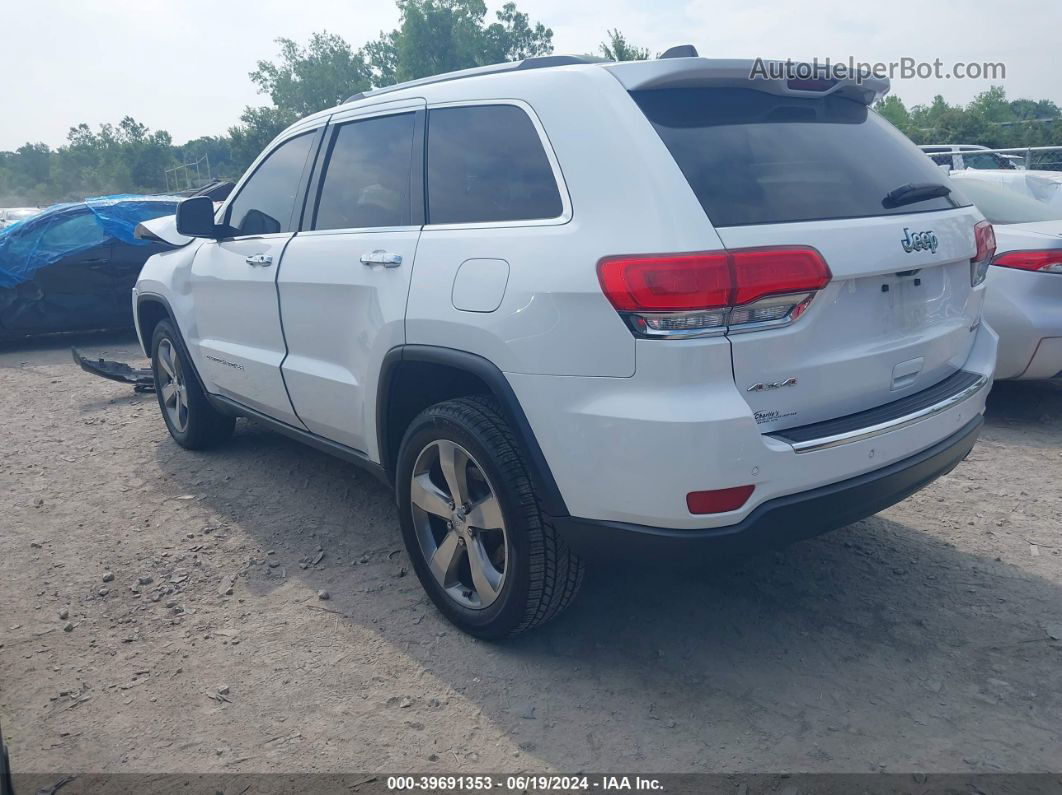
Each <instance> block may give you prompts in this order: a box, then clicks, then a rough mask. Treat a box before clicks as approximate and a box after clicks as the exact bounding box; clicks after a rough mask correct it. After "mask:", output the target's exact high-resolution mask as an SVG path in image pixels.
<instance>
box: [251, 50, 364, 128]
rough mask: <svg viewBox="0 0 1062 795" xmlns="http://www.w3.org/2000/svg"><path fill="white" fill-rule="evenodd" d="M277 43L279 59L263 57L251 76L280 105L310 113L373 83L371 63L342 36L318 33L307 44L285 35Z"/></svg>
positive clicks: (306, 113) (262, 90)
mask: <svg viewBox="0 0 1062 795" xmlns="http://www.w3.org/2000/svg"><path fill="white" fill-rule="evenodd" d="M276 43H277V44H279V45H280V61H279V63H274V62H272V61H264V60H263V61H259V62H258V68H257V69H255V70H254V71H253V72H251V80H252V81H253V82H254V84H255V85H257V86H258V90H259V91H260V92H261V93H263V94H268V95H269V98H270V99H272V100H273V104H274V105H275V106H276V107H277V108H280V109H282V110H285V111H290V112H291V113H293V114H295V115H296V116H307V115H309V114H311V113H315V112H317V111H319V110H324V109H325V108H330V107H332V106H334V105H338V104H339V103H340V102H342V101H343V100H345V99H346V98H347V97H349V96H350V95H351V94H356V93H357V92H358V91H364V90H365V89H367V88H368V87H369V78H370V72H369V69H368V67H367V66H366V64H365V62H364V61H363V59H362V58H361V56H360V54H358V53H355V52H354V50H352V49H351V47H350V45H349V44H348V43H347V42H346V40H345V39H343V38H342V37H340V36H336V35H333V34H331V33H329V32H328V31H321V32H320V33H314V34H313V35H312V36H311V37H310V42H309V44H308V45H307V46H306V47H300V46H299V45H298V44H296V43H295V42H294V41H292V40H291V39H284V38H280V39H277V40H276Z"/></svg>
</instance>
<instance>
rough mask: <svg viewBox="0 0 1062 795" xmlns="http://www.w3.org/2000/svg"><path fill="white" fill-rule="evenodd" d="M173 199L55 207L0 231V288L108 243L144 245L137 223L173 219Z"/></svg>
mask: <svg viewBox="0 0 1062 795" xmlns="http://www.w3.org/2000/svg"><path fill="white" fill-rule="evenodd" d="M180 200H181V199H180V197H177V196H136V195H129V194H121V195H117V196H100V197H97V198H93V199H85V201H81V202H71V203H69V204H56V205H53V206H52V207H49V208H48V209H46V210H43V211H42V212H40V213H38V214H37V215H35V216H33V217H31V218H27V219H26V220H24V221H20V222H18V223H16V224H12V225H11V226H9V227H7V228H6V229H3V230H0V288H2V287H14V286H16V285H18V284H21V283H22V282H26V281H29V280H30V279H32V278H33V274H34V273H36V272H37V271H38V270H40V269H41V268H43V267H46V266H48V265H52V264H54V263H56V262H58V261H59V260H61V259H63V258H65V257H68V256H70V255H71V254H77V253H80V252H82V251H87V250H89V249H91V248H94V247H96V246H100V245H104V244H106V243H108V242H112V241H120V242H122V243H125V244H128V245H131V246H146V245H148V242H147V241H144V240H139V239H137V238H135V237H134V236H133V230H134V229H135V228H136V225H137V224H139V223H141V222H142V221H148V220H150V219H152V218H158V217H160V216H163V215H173V214H174V213H175V212H177V204H178V202H180Z"/></svg>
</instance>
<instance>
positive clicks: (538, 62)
mask: <svg viewBox="0 0 1062 795" xmlns="http://www.w3.org/2000/svg"><path fill="white" fill-rule="evenodd" d="M606 60H608V59H607V58H598V57H597V56H595V55H538V56H535V57H534V58H524V60H522V61H507V62H506V63H497V64H491V65H490V66H476V67H473V68H472V69H462V70H460V71H458V72H445V73H443V74H441V75H432V76H431V77H422V78H420V79H418V80H407V81H406V82H404V83H395V85H393V86H384V87H383V88H374V89H371V90H369V91H359V92H358V93H357V94H352V95H351V96H349V97H347V98H346V99H345V100H344V101H343V104H344V105H345V104H346V103H348V102H356V101H357V100H359V99H364V98H365V97H375V96H379V95H380V94H389V93H391V92H392V91H400V90H402V89H403V88H412V87H413V86H426V85H430V84H432V83H445V82H447V81H450V80H461V79H463V78H466V77H477V76H478V75H490V74H497V73H500V72H516V71H523V70H526V69H548V68H550V67H553V66H571V65H573V64H589V63H601V62H602V61H606Z"/></svg>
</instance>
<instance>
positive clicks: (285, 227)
mask: <svg viewBox="0 0 1062 795" xmlns="http://www.w3.org/2000/svg"><path fill="white" fill-rule="evenodd" d="M315 137H316V133H314V132H308V133H303V134H302V135H300V136H298V137H296V138H292V139H291V140H289V141H286V142H285V143H283V144H281V145H280V146H279V147H278V148H276V149H274V150H273V152H272V153H271V154H270V155H269V156H268V157H267V158H266V159H265V160H264V161H262V164H261V165H260V166H259V167H258V169H257V170H256V171H255V172H254V173H253V174H252V175H251V177H250V179H248V180H247V182H246V183H244V186H243V188H241V189H240V193H239V195H238V196H237V197H236V198H235V199H234V200H233V202H232V204H230V205H229V210H228V216H229V218H228V223H229V225H230V226H233V227H235V228H236V229H237V230H238V233H237V234H240V235H269V234H273V233H275V232H290V231H291V230H292V225H291V214H292V210H293V209H294V208H295V202H296V200H297V198H298V197H297V195H296V194H298V192H299V182H300V181H301V179H302V170H303V167H304V166H305V165H306V157H307V155H309V154H310V147H311V145H312V144H313V142H314V140H315Z"/></svg>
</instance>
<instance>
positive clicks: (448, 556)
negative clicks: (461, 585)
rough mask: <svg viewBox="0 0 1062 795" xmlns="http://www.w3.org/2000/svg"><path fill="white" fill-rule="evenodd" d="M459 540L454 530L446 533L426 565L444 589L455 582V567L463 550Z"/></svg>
mask: <svg viewBox="0 0 1062 795" xmlns="http://www.w3.org/2000/svg"><path fill="white" fill-rule="evenodd" d="M459 540H460V537H459V536H458V535H457V533H456V532H455V531H454V530H451V531H450V532H448V533H447V534H446V537H445V538H443V540H442V543H441V544H439V547H438V549H436V550H435V554H433V555H432V556H431V561H430V563H429V564H428V565H429V567H430V568H431V573H432V574H434V575H435V579H436V580H438V581H439V583H440V584H441V585H442V586H443V587H444V588H449V587H450V586H452V585H454V584H455V583H456V582H457V567H458V564H460V562H461V555H462V554H463V552H462V550H463V549H464V547H462V546H461V544H460V542H459Z"/></svg>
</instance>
